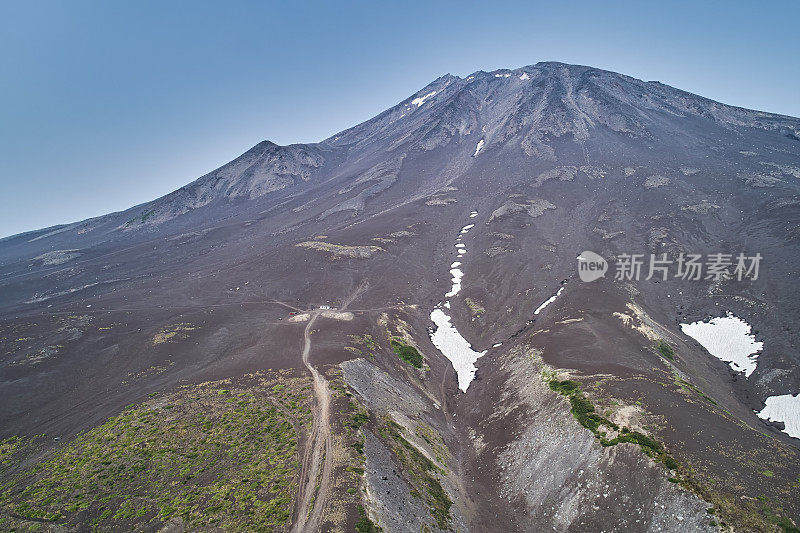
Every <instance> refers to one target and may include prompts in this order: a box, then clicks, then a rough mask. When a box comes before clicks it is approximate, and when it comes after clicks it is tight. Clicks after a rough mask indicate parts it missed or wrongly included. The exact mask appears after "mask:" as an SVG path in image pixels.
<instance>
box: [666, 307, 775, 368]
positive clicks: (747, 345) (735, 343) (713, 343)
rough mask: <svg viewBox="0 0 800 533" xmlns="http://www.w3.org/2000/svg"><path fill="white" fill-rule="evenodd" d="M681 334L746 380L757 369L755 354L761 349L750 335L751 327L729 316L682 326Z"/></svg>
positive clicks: (760, 344)
mask: <svg viewBox="0 0 800 533" xmlns="http://www.w3.org/2000/svg"><path fill="white" fill-rule="evenodd" d="M681 331H682V332H683V333H685V334H686V335H688V336H690V337H691V338H693V339H694V340H696V341H697V342H699V343H700V344H701V345H702V346H703V348H705V349H706V350H708V353H710V354H711V355H713V356H714V357H716V358H717V359H721V360H723V361H725V362H726V363H728V364H729V365H730V367H731V368H732V369H734V370H735V371H737V372H744V375H745V376H746V377H750V374H752V373H753V371H754V370H755V369H756V362H757V361H756V359H757V358H758V356H757V355H756V353H757V352H760V351H761V349H762V348H763V347H764V343H763V342H756V338H755V336H753V335H751V334H750V324H748V323H747V322H745V321H744V320H742V319H741V318H739V317H737V316H735V315H734V314H733V313H728V315H727V316H720V317H716V318H712V319H711V320H710V321H709V322H702V321H700V322H693V323H691V324H681Z"/></svg>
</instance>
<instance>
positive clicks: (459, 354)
mask: <svg viewBox="0 0 800 533" xmlns="http://www.w3.org/2000/svg"><path fill="white" fill-rule="evenodd" d="M431 320H432V321H433V323H434V324H436V331H434V332H433V334H432V335H431V342H432V343H433V345H434V346H436V348H438V349H439V351H440V352H442V353H443V354H444V356H445V357H447V358H448V359H450V362H451V363H453V368H454V369H455V371H456V374H457V375H458V388H459V389H461V391H462V392H467V388H469V384H470V383H471V382H472V380H473V379H475V372H477V371H478V368H477V367H476V366H475V362H476V361H477V360H478V359H480V358H481V357H483V356H484V355H486V350H484V351H482V352H476V351H475V350H473V349H472V346H471V345H470V344H469V342H467V339H465V338H464V337H462V336H461V334H460V333H459V332H458V330H457V329H456V328H455V327H454V326H453V325H452V324H451V323H450V317H449V316H447V315H446V314H444V311H442V310H441V309H434V310H433V312H432V313H431Z"/></svg>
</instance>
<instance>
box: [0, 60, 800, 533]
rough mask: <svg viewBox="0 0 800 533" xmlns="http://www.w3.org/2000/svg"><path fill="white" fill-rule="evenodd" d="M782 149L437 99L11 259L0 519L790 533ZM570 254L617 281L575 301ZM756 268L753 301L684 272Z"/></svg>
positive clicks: (643, 118)
mask: <svg viewBox="0 0 800 533" xmlns="http://www.w3.org/2000/svg"><path fill="white" fill-rule="evenodd" d="M798 122H800V121H798V119H794V118H790V117H783V116H779V115H771V114H768V113H761V112H757V111H748V110H744V109H740V108H735V107H730V106H726V105H723V104H719V103H716V102H713V101H711V100H708V99H705V98H701V97H699V96H695V95H691V94H689V93H685V92H682V91H679V90H677V89H673V88H671V87H668V86H665V85H663V84H659V83H653V82H643V81H640V80H636V79H634V78H630V77H627V76H622V75H619V74H614V73H611V72H607V71H602V70H598V69H593V68H589V67H581V66H574V65H565V64H562V63H540V64H536V65H532V66H529V67H523V68H520V69H514V70H506V69H502V70H496V71H492V72H476V73H474V74H471V75H470V76H467V77H464V78H460V77H457V76H452V75H446V76H442V77H441V78H439V79H437V80H435V81H434V82H433V83H431V84H429V85H428V86H426V87H424V88H423V89H421V90H420V91H418V92H416V93H415V94H413V95H410V96H409V97H408V98H407V99H405V100H404V101H402V102H400V103H399V104H398V105H396V106H394V107H392V108H391V109H389V110H387V111H385V112H383V113H381V114H380V115H378V116H377V117H375V118H373V119H371V120H369V121H367V122H364V123H363V124H359V125H357V126H355V127H353V128H350V129H348V130H346V131H343V132H342V133H340V134H338V135H336V136H334V137H332V138H330V139H327V140H325V141H322V142H320V143H317V144H308V145H301V144H298V145H289V146H278V145H276V144H274V143H271V142H269V141H264V142H261V143H259V144H258V145H256V146H254V147H253V148H251V149H250V150H248V151H247V152H245V153H244V154H243V155H241V156H240V157H238V158H237V159H235V160H234V161H231V162H230V163H228V164H226V165H224V166H222V167H220V168H219V169H217V170H215V171H213V172H210V173H209V174H207V175H205V176H203V177H201V178H199V179H197V180H196V181H194V182H193V183H191V184H189V185H186V186H185V187H182V188H180V189H179V190H177V191H175V192H173V193H171V194H168V195H166V196H165V197H163V198H160V199H157V200H154V201H152V202H149V203H147V204H143V205H141V206H137V207H134V208H131V209H129V210H127V211H125V212H122V213H114V214H111V215H106V216H104V217H99V218H96V219H92V220H87V221H83V222H79V223H76V224H71V225H67V226H62V227H57V228H49V229H46V230H39V231H36V232H30V233H28V234H25V235H17V236H14V237H11V238H8V239H4V240H2V241H0V294H2V298H0V312H1V313H0V353H2V354H5V355H3V359H2V361H0V397H1V398H2V399H4V400H6V401H3V402H0V428H2V433H0V439H4V438H8V439H11V440H0V445H2V443H3V442H5V443H6V447H8V446H9V445H11V447H12V453H11V455H12V456H13V457H25V460H24V461H23V462H20V463H19V464H18V465H17V466H14V465H15V464H16V463H13V462H11V463H9V462H6V461H4V465H2V467H0V475H5V478H8V479H9V480H10V483H9V484H8V487H7V489H8V490H6V492H5V493H4V496H3V498H4V500H3V501H0V515H3V513H4V512H5V513H6V515H4V516H0V523H4V524H5V525H7V524H11V525H12V526H14V527H16V525H19V527H18V529H27V527H28V526H29V525H31V524H30V523H29V522H30V521H29V520H28V518H32V520H34V521H37V520H38V521H41V520H42V517H63V518H58V520H61V521H63V525H64V526H65V527H66V528H67V529H69V528H71V527H72V526H75V528H77V529H81V528H84V529H85V528H86V527H88V526H87V524H88V523H89V522H90V521H92V523H95V524H99V522H98V521H100V522H102V527H100V529H108V530H112V529H135V528H137V527H138V528H139V529H142V528H144V529H152V530H156V529H160V528H162V527H166V526H167V525H168V524H174V525H175V527H178V528H179V529H180V528H185V529H192V530H193V529H207V528H208V527H219V528H222V529H232V530H235V529H248V530H249V529H258V528H259V527H261V526H263V527H261V528H262V529H275V530H278V531H288V530H289V529H290V525H291V527H292V530H294V531H327V530H352V529H353V527H351V526H353V524H355V523H356V521H359V522H360V523H362V524H363V523H364V522H365V521H366V522H368V521H369V520H374V521H376V522H378V523H379V525H380V526H381V527H382V528H384V531H403V532H405V531H409V532H410V531H441V532H444V531H496V530H497V529H498V527H500V526H498V521H497V517H498V516H500V517H504V521H503V524H502V528H503V529H504V530H508V531H512V532H515V533H516V532H519V533H522V532H528V531H544V530H554V529H555V530H559V531H572V530H601V529H602V530H620V531H621V530H624V531H655V530H659V531H715V530H717V529H716V523H717V522H716V521H717V520H724V521H725V524H726V527H727V525H731V526H732V527H736V528H737V529H738V528H741V529H742V530H756V531H771V530H773V529H774V527H773V525H774V524H773V522H776V521H782V522H781V523H784V524H789V525H791V524H792V520H793V519H794V520H798V519H800V502H798V500H797V498H794V497H792V495H793V494H796V488H797V485H796V483H797V479H798V475H800V472H799V471H798V466H797V465H799V464H800V451H799V450H798V448H797V446H796V439H794V438H793V437H796V436H797V435H800V433H798V431H800V430H798V429H797V428H798V427H800V425H798V424H800V422H798V421H800V416H798V415H797V410H796V408H795V405H796V404H797V403H798V402H800V400H798V397H797V396H796V394H797V391H798V387H800V365H798V361H800V354H799V353H798V351H797V346H798V341H800V339H798V334H797V328H796V324H797V322H798V320H800V304H798V302H799V301H800V300H798V299H797V298H795V297H793V295H794V294H795V293H796V292H797V287H796V285H797V283H796V279H797V266H796V265H797V261H796V257H797V255H798V243H800V230H799V229H798V228H800V200H798V198H800V158H799V157H798V146H799V145H798V141H797V137H798V136H797V132H798ZM590 250H591V251H592V252H591V256H593V257H595V258H599V260H600V261H602V262H603V263H604V264H605V267H604V268H603V269H602V273H606V275H605V276H604V277H602V276H601V277H600V278H597V279H595V280H594V281H588V280H585V281H587V282H585V283H584V282H583V281H582V280H583V278H582V277H581V276H580V272H579V271H578V269H579V268H580V267H579V266H578V265H576V256H579V255H580V256H581V257H584V258H585V257H589V255H584V252H587V251H590ZM745 253H746V255H748V256H754V255H756V254H758V255H760V256H763V258H764V265H763V268H762V271H761V275H760V276H753V277H751V278H749V279H736V276H735V275H734V271H733V267H732V266H731V269H730V270H729V271H728V275H723V274H720V276H719V277H718V278H717V279H714V276H711V277H704V276H698V277H696V278H693V279H692V278H690V277H689V276H683V277H681V276H680V275H678V274H679V273H680V269H681V268H682V267H681V265H682V264H683V263H681V262H680V259H681V258H684V256H686V255H687V254H692V255H693V256H694V255H695V254H699V255H698V257H703V256H705V258H706V259H711V257H713V256H714V255H716V256H722V255H724V254H729V256H728V257H730V258H731V260H732V261H734V259H733V258H734V257H736V255H737V254H745ZM630 254H636V256H637V257H638V258H642V261H643V262H642V263H641V264H640V266H641V271H640V272H639V275H637V279H633V276H630V277H627V278H626V277H624V276H622V277H620V278H619V279H616V276H615V275H614V274H615V272H614V271H615V266H616V267H618V266H619V261H620V260H621V259H622V258H623V257H625V256H627V257H629V258H632V256H631V255H630ZM647 258H651V259H650V263H649V266H653V263H652V261H653V259H652V258H657V259H658V261H659V262H660V264H669V263H670V262H674V264H673V265H672V266H671V267H667V269H668V270H669V272H668V274H669V275H666V274H667V273H665V275H664V276H663V277H662V276H661V275H660V274H659V273H658V272H657V271H655V270H654V271H652V272H651V273H650V274H651V275H650V276H649V277H648V276H647V268H646V266H647ZM718 259H719V261H718V262H717V263H716V266H717V267H718V268H721V267H720V265H721V263H722V262H723V258H721V257H718ZM606 261H607V263H606ZM615 261H616V262H617V264H616V265H614V263H615ZM684 266H685V265H684ZM606 269H607V270H606ZM598 272H599V271H598ZM717 272H719V270H717ZM602 273H601V274H602ZM703 273H705V274H707V273H708V271H707V270H704V271H703ZM698 332H699V333H698ZM733 335H739V339H738V342H737V343H735V346H734V345H733V344H732V343H731V342H730V341H731V338H732V337H731V336H733ZM732 346H733V348H735V350H737V351H735V353H733V356H732V353H731V348H732ZM729 363H736V364H729ZM740 363H745V364H740ZM742 369H744V370H745V371H744V372H741V370H742ZM220 380H222V381H220ZM254 380H255V381H254ZM147 395H151V396H149V397H148V396H147ZM129 404H134V405H137V406H138V407H135V408H133V409H132V410H124V409H125V406H126V405H129ZM120 413H123V415H122V416H121V417H117V418H115V419H112V420H111V421H110V422H109V423H106V424H104V422H105V421H106V420H108V418H109V417H113V416H116V415H118V414H120ZM270 413H272V414H270ZM278 414H280V418H279V419H275V418H274V416H276V415H278ZM154 415H156V416H154ZM131 417H134V418H133V419H132V418H131ZM242 417H244V418H242ZM134 419H135V420H134ZM281 420H282V422H281ZM265 427H267V428H269V429H270V431H268V432H266V433H265ZM92 428H94V429H92ZM276 428H283V429H282V430H281V431H280V433H274V432H273V431H272V430H273V429H276ZM85 431H86V433H83V432H85ZM131 431H134V433H131ZM42 434H47V435H48V437H46V438H43V440H41V441H40V440H34V441H32V442H33V445H32V446H27V445H25V446H22V445H21V448H20V450H24V451H25V454H27V453H29V452H31V453H33V454H34V455H33V456H31V458H30V459H28V458H27V456H26V455H24V454H22V455H19V454H17V453H16V452H14V451H13V447H14V446H16V444H14V443H22V442H27V440H25V439H27V437H25V439H22V440H15V439H16V438H17V437H16V436H18V435H22V436H31V435H36V436H37V437H36V439H38V438H39V437H41V435H42ZM49 435H54V436H56V437H58V439H60V440H54V439H50V437H49ZM184 437H191V438H190V440H185V438H184ZM265 438H266V439H267V440H264V439H265ZM64 442H69V443H70V444H69V446H67V447H62V445H63V444H64ZM165 443H166V445H165ZM98 446H100V447H99V448H98ZM189 449H194V450H202V451H203V452H205V450H208V449H211V450H214V451H213V453H212V455H206V454H205V453H201V454H199V455H198V454H195V453H194V452H193V453H191V454H186V453H178V452H181V451H182V450H189ZM37 450H38V451H37ZM251 450H252V453H251ZM274 450H283V452H281V455H280V456H274V455H270V454H272V452H273V451H274ZM39 451H44V452H46V453H44V454H40V453H39ZM51 452H52V453H51ZM265 453H266V454H267V455H264V454H265ZM142 454H144V455H142ZM75 457H85V458H86V459H87V462H85V463H84V462H83V459H82V460H81V461H80V462H78V463H76V462H75V460H74V458H75ZM139 457H148V458H154V457H161V459H159V460H158V461H150V460H149V459H148V460H147V461H145V463H146V466H145V464H144V463H142V464H140V461H139V459H135V458H139ZM233 458H236V459H235V460H234V461H233V462H231V461H230V460H232V459H233ZM220 460H221V461H220ZM132 461H133V462H132ZM6 464H11V465H12V466H11V467H10V468H11V469H12V470H11V471H9V472H10V474H6V470H5V469H6V466H5V465H6ZM175 464H177V465H180V468H173V466H174V465H175ZM31 465H37V466H34V467H33V470H29V466H31ZM76 465H78V466H77V467H76ZM80 465H84V466H85V468H84V466H80ZM87 465H88V466H87ZM131 465H134V466H136V465H140V466H136V468H137V475H135V476H132V475H131V474H130V472H131V471H132V470H133V467H132V466H131ZM164 465H167V468H164ZM214 465H216V466H214ZM250 465H252V466H253V467H254V468H257V471H253V470H248V469H247V468H249V466H250ZM267 465H269V466H267ZM140 467H141V468H144V469H145V470H140ZM242 467H247V468H246V469H245V470H241V468H242ZM76 468H77V469H76ZM208 468H212V469H211V470H208ZM16 473H19V474H20V475H19V476H17V475H16ZM187 473H188V474H187ZM66 474H69V475H66ZM266 474H269V476H266V477H265V475H266ZM87 475H88V476H90V477H89V478H87V477H86V476H87ZM220 476H222V477H220ZM271 476H272V477H271ZM5 478H4V479H5ZM68 479H74V480H76V481H77V484H76V485H75V486H74V487H66V486H62V484H61V483H62V482H63V481H65V480H68ZM244 479H248V480H250V482H247V483H245V482H243V481H242V480H244ZM140 480H145V481H146V480H150V481H147V483H148V485H147V486H146V487H145V486H143V485H142V484H141V483H140ZM270 480H272V481H270ZM89 483H91V487H93V488H92V490H95V488H97V490H105V489H102V487H113V488H117V487H118V490H119V492H118V493H117V496H119V497H117V496H113V495H111V494H110V493H109V494H110V495H108V496H105V495H104V494H105V493H103V494H100V493H98V494H94V493H91V494H89V493H87V492H86V490H85V489H84V488H83V486H82V485H84V484H89ZM209 483H211V484H209ZM219 483H224V485H220V484H219ZM220 487H225V488H224V489H220ZM280 487H283V488H282V489H281V488H280ZM4 490H5V489H4ZM220 490H222V492H220ZM275 490H278V491H280V492H279V493H275V492H274V491H275ZM198 491H199V492H198ZM87 494H89V495H91V496H92V498H93V499H94V500H97V501H98V502H100V501H102V502H103V503H102V506H101V504H99V503H96V504H89V503H88V500H91V498H86V499H84V498H85V496H86V495H87ZM220 494H223V495H224V494H229V495H232V496H231V497H232V498H233V499H226V500H225V501H228V502H230V501H234V500H235V501H236V502H246V503H245V507H238V506H234V507H231V506H229V505H227V504H226V505H216V503H217V502H218V501H221V500H218V499H219V497H220ZM565 494H567V495H568V497H565V496H564V495H565ZM128 495H134V496H135V499H136V505H137V508H141V509H142V510H143V511H141V513H144V514H141V513H140V512H139V511H137V512H135V513H133V512H132V511H131V508H130V507H129V505H130V502H131V501H133V499H132V498H131V499H129V498H130V496H128ZM76 501H77V502H79V504H75V503H74V502H76ZM4 502H5V503H4ZM84 502H86V503H85V504H86V505H90V508H88V509H86V510H84V509H83V507H82V506H83V505H84ZM209 502H210V503H209ZM247 502H251V503H252V506H251V504H250V503H247ZM256 502H258V504H256ZM767 504H768V505H769V506H768V507H767ZM273 505H276V506H280V507H281V508H282V509H283V510H282V511H280V512H279V511H278V510H277V508H275V509H273V507H272V506H273ZM709 508H713V509H712V510H713V513H714V514H713V515H712V514H709V512H707V510H708V509H709ZM264 509H267V511H266V512H265V513H260V510H264ZM200 510H202V512H200ZM251 510H252V511H253V512H255V514H257V515H259V516H256V517H253V516H251V515H252V514H253V513H250V511H251ZM117 511H119V512H117ZM20 513H27V514H26V516H23V515H22V514H20ZM231 513H234V514H235V515H236V517H235V518H236V520H237V521H238V522H236V523H232V522H228V521H226V520H228V519H230V515H231ZM242 513H244V514H242ZM248 513H249V514H248ZM134 515H135V516H134ZM103 517H105V518H103ZM120 517H123V518H120ZM181 517H182V518H181ZM243 517H244V518H243ZM272 519H275V520H278V521H279V522H280V524H279V526H280V527H272V526H273V525H274V524H272V523H271V522H264V520H272ZM2 520H10V521H6V522H2ZM104 520H105V521H104ZM120 520H122V522H120ZM182 520H185V521H186V522H181V521H182ZM259 520H261V521H259ZM243 521H244V522H243ZM20 524H21V525H20ZM22 525H24V526H25V527H24V528H23V527H22ZM33 525H36V524H33ZM61 525H62V524H61V523H59V524H57V526H58V527H61ZM256 525H258V527H256ZM140 526H141V527H140ZM184 526H185V527H184ZM740 526H741V527H740ZM37 527H38V526H37ZM792 527H793V526H792Z"/></svg>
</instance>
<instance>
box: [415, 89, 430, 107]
mask: <svg viewBox="0 0 800 533" xmlns="http://www.w3.org/2000/svg"><path fill="white" fill-rule="evenodd" d="M435 95H436V91H431V92H429V93H428V94H426V95H424V96H418V97H417V98H414V99H413V100H411V103H412V104H413V105H415V106H417V107H420V106H421V105H422V104H424V103H425V100H427V99H428V98H430V97H431V96H435Z"/></svg>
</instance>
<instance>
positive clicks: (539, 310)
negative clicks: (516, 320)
mask: <svg viewBox="0 0 800 533" xmlns="http://www.w3.org/2000/svg"><path fill="white" fill-rule="evenodd" d="M563 290H564V287H563V286H562V287H561V288H560V289H558V291H556V293H555V294H554V295H552V296H551V297H550V298H548V299H547V300H545V301H544V303H543V304H542V305H540V306H539V307H537V308H536V311H534V312H533V314H534V315H538V314H539V313H541V312H542V310H543V309H544V308H545V307H547V306H548V305H550V304H551V303H553V302H555V301H556V298H558V295H559V294H561V292H562V291H563Z"/></svg>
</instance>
